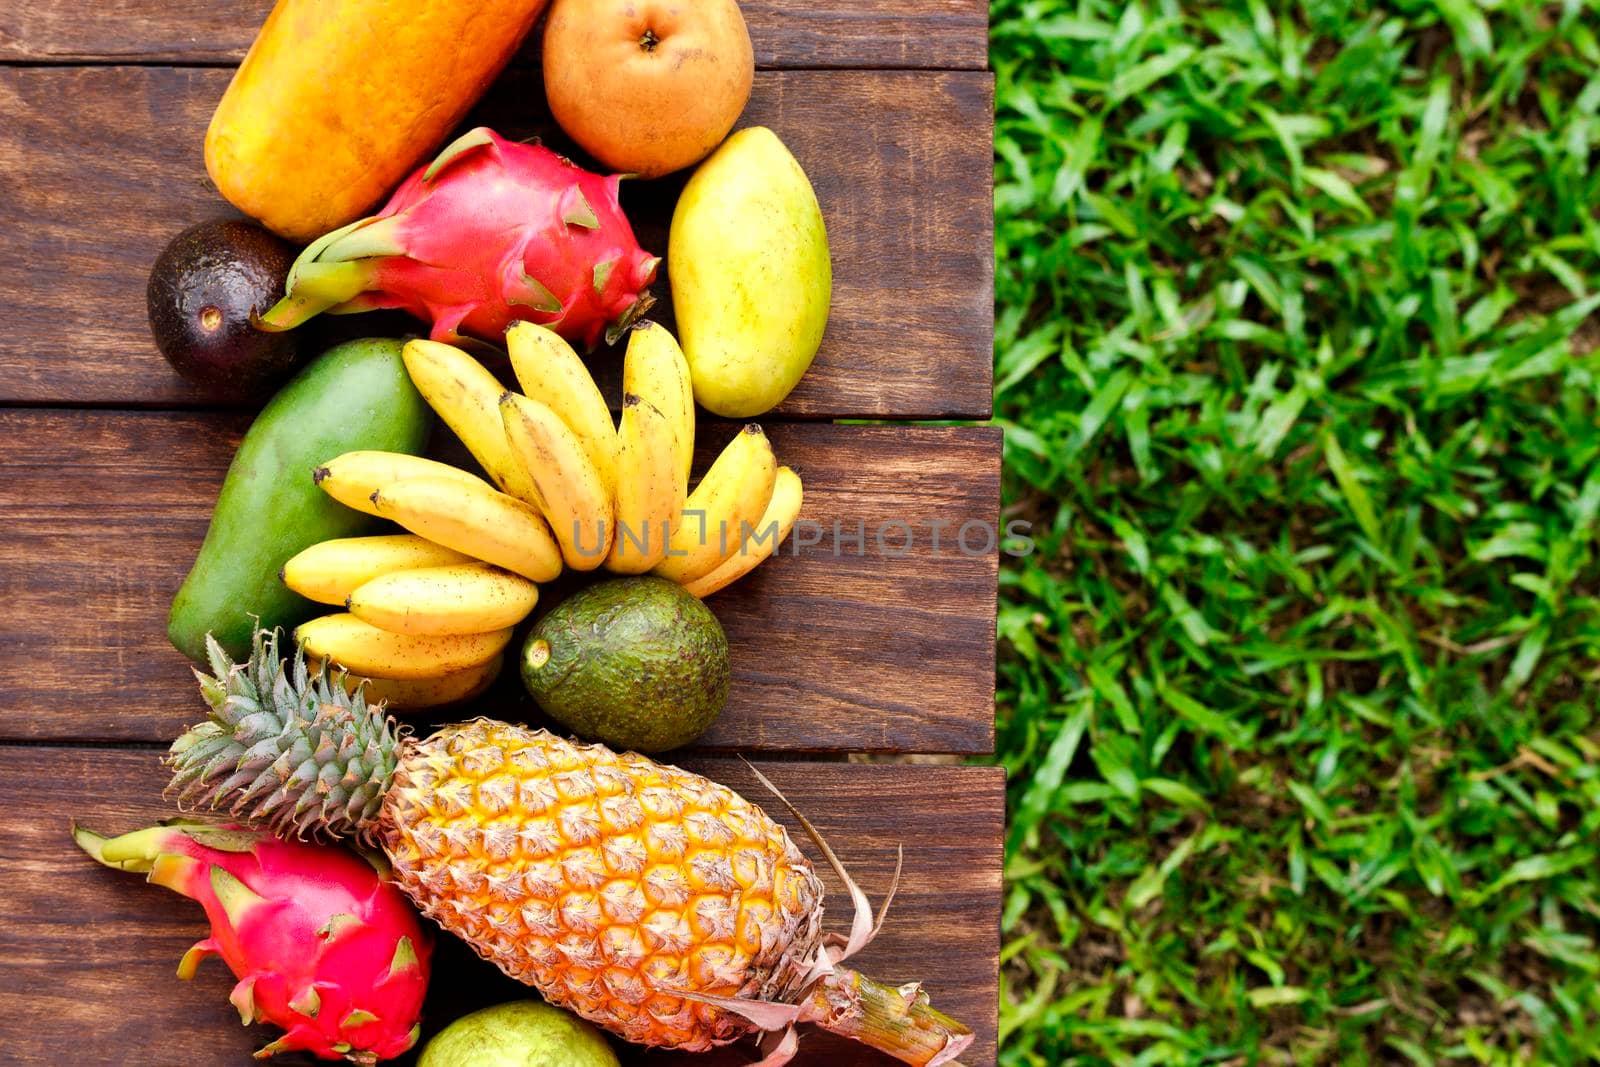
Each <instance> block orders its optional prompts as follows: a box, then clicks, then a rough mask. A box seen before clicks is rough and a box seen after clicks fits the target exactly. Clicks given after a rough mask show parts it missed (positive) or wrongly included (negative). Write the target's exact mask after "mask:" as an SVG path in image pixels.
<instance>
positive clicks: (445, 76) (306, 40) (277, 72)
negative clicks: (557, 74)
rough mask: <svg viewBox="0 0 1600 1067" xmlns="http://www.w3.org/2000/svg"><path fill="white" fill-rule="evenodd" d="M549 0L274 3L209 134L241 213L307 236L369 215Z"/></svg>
mask: <svg viewBox="0 0 1600 1067" xmlns="http://www.w3.org/2000/svg"><path fill="white" fill-rule="evenodd" d="M546 2H547V0H428V2H427V3H420V4H397V3H394V2H393V0H278V3H277V5H276V6H275V7H273V9H272V13H271V14H270V15H268V16H267V21H266V23H265V24H264V25H263V26H262V27H261V33H260V34H259V35H257V37H256V40H255V43H254V44H252V45H251V46H250V52H249V54H248V55H246V56H245V57H244V63H243V64H242V65H241V66H240V67H239V69H238V71H237V72H236V73H235V74H234V76H233V81H232V83H230V84H229V86H228V91H227V92H226V93H224V94H223V97H222V102H221V103H220V104H218V105H217V110H216V113H215V114H214V115H213V116H212V117H211V127H210V129H208V130H207V131H206V171H207V172H208V173H210V175H211V180H212V181H213V182H215V183H216V186H217V189H218V190H219V191H220V192H221V193H222V195H223V196H225V197H227V198H228V200H229V201H230V202H231V203H232V204H233V205H234V206H235V207H237V208H238V209H239V210H240V211H243V212H244V213H245V214H247V215H250V216H252V217H254V218H257V219H259V220H261V223H262V224H263V225H265V226H266V227H267V228H268V229H271V230H274V231H276V232H277V233H279V234H281V235H283V236H284V237H287V238H290V239H291V240H296V241H309V240H310V239H311V238H313V237H317V236H319V235H321V234H323V233H325V232H327V231H328V230H332V229H334V228H336V227H339V226H343V225H344V224H345V223H347V222H352V221H354V220H355V219H358V218H360V217H361V216H363V215H365V214H367V212H368V211H369V209H371V208H372V207H373V206H375V205H376V204H377V203H378V201H379V200H381V199H382V198H383V197H384V196H386V195H387V194H388V193H389V191H390V190H392V189H393V188H394V187H395V186H396V185H398V184H399V182H400V179H402V178H404V177H405V176H406V175H407V174H408V173H410V171H411V170H412V168H414V167H415V166H416V165H417V164H418V163H420V162H422V160H423V159H425V158H427V157H428V156H429V155H430V154H432V153H433V152H434V150H435V149H437V148H438V147H439V145H440V144H441V143H442V142H443V141H444V138H445V135H446V134H448V133H449V132H450V131H451V130H452V129H453V128H454V127H455V126H456V125H457V124H458V123H459V122H460V121H461V119H462V118H463V117H464V116H465V115H466V113H467V109H468V108H470V107H471V106H472V105H473V103H475V102H476V101H477V99H478V97H479V96H481V95H483V92H484V90H485V89H487V88H488V87H489V83H490V82H492V81H494V79H495V77H496V76H497V75H498V74H499V73H500V70H501V68H503V67H504V66H505V65H506V63H507V62H508V61H509V60H510V59H511V55H512V53H513V52H515V51H516V48H517V44H518V43H519V42H520V41H521V40H522V38H523V36H524V35H525V34H526V33H527V32H528V30H529V28H530V27H532V25H533V23H534V20H535V19H537V18H538V17H539V13H540V12H541V11H543V10H544V6H545V4H546Z"/></svg>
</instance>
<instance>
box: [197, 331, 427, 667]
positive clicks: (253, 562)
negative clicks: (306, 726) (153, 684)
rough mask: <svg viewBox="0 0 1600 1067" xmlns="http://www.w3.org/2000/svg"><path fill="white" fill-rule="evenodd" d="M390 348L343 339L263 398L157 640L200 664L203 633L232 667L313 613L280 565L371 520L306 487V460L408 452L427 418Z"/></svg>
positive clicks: (422, 434)
mask: <svg viewBox="0 0 1600 1067" xmlns="http://www.w3.org/2000/svg"><path fill="white" fill-rule="evenodd" d="M401 347H402V343H401V342H400V341H390V340H362V341H349V342H346V343H345V344H342V345H337V346H335V347H334V348H330V349H329V350H328V351H326V352H324V353H323V354H322V355H321V356H319V357H317V358H316V359H315V360H313V361H312V362H311V363H309V364H307V365H306V367H305V368H304V369H303V370H301V371H300V373H299V374H297V375H295V376H294V378H292V379H291V380H290V381H289V383H288V384H287V385H285V386H284V387H283V388H282V389H280V390H279V391H278V393H277V395H276V396H274V397H273V398H272V399H271V400H270V401H268V402H267V406H266V407H264V408H263V409H262V410H261V414H260V415H258V416H257V417H256V421H255V422H254V423H253V424H252V425H251V427H250V429H249V431H248V432H247V433H246V434H245V435H244V441H243V442H241V443H240V445H239V451H238V452H237V453H235V454H234V457H233V464H232V466H230V467H229V468H228V476H227V478H226V479H225V480H224V481H223V483H222V493H221V494H220V495H219V496H218V497H217V506H216V510H214V511H213V512H212V513H211V526H210V528H209V529H208V530H206V539H205V542H204V543H203V544H202V545H201V546H200V554H199V556H198V557H197V558H196V559H195V561H194V567H193V568H192V569H191V570H190V571H189V576H188V577H187V578H185V579H184V582H183V586H182V588H180V589H179V590H178V595H177V596H176V597H174V598H173V601H172V610H171V612H170V613H169V614H168V616H167V637H168V638H170V639H171V641H172V643H173V645H174V646H176V648H177V649H178V651H179V652H182V653H183V654H184V655H186V656H188V657H189V658H190V659H194V660H199V661H201V662H205V658H206V634H207V633H208V632H210V633H213V634H215V636H216V638H217V641H218V643H220V644H221V645H222V647H223V648H224V649H226V650H227V652H228V654H229V655H230V656H232V657H233V658H234V659H235V660H238V661H240V662H243V660H244V659H245V657H247V656H248V655H249V654H250V637H251V634H252V633H253V632H254V630H255V620H254V619H253V618H252V616H259V617H260V620H261V625H262V626H264V627H266V628H268V629H271V628H272V627H274V626H283V627H292V626H294V625H296V624H297V623H300V622H303V621H305V620H306V619H308V618H310V617H311V616H312V615H315V614H317V612H318V610H319V609H318V607H317V605H315V604H313V603H312V602H311V601H309V600H306V599H305V598H304V597H302V596H300V595H299V594H298V593H294V592H291V591H290V590H289V589H288V587H287V586H285V585H284V584H283V582H282V581H281V580H279V578H278V571H279V570H280V569H281V568H282V567H283V565H284V563H286V562H288V560H289V557H291V556H293V555H295V554H296V553H297V552H299V551H300V550H301V549H304V548H308V547H310V546H311V545H314V544H316V543H317V542H319V541H326V540H328V539H329V538H333V537H351V536H355V535H357V534H361V533H365V532H367V531H369V530H370V529H371V528H372V527H373V526H374V525H376V524H377V523H378V520H377V519H374V518H372V517H371V516H369V515H364V514H362V513H361V512H359V511H352V510H351V509H349V508H347V507H345V506H344V505H343V504H340V503H338V502H337V501H335V500H334V499H333V498H332V497H329V496H328V495H327V494H326V493H324V492H322V490H320V489H318V488H317V487H316V484H315V483H314V482H313V481H312V479H311V472H312V470H313V469H315V468H316V467H317V466H318V464H321V463H324V462H326V461H327V460H329V459H332V458H333V457H334V456H337V455H339V454H341V453H344V452H350V451H354V450H356V449H376V450H382V451H388V452H409V453H413V454H415V453H418V452H421V451H422V449H423V448H424V447H425V446H426V445H427V443H428V433H429V431H430V430H431V429H432V424H433V413H432V412H431V411H429V410H428V405H427V403H426V402H424V401H423V399H422V396H421V394H419V393H418V392H417V390H416V387H415V386H413V385H412V384H411V378H410V377H409V376H408V375H407V374H406V366H405V362H404V361H403V360H402V359H401V358H400V349H401Z"/></svg>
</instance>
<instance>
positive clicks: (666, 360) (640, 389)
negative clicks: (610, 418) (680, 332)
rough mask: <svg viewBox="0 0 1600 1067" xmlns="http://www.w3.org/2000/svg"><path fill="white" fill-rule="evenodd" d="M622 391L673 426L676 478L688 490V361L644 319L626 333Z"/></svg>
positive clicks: (690, 408) (691, 396)
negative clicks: (656, 410)
mask: <svg viewBox="0 0 1600 1067" xmlns="http://www.w3.org/2000/svg"><path fill="white" fill-rule="evenodd" d="M622 392H623V394H624V395H627V394H629V393H631V394H633V395H634V396H636V397H639V398H640V399H642V400H648V401H650V403H652V404H654V405H655V406H656V407H657V408H659V409H660V410H661V413H662V414H663V415H665V416H666V417H667V421H668V422H670V423H671V424H672V432H673V435H674V436H675V437H676V439H677V442H678V466H679V467H680V468H681V470H680V472H679V476H680V477H681V478H682V479H683V484H684V486H685V489H686V490H687V487H688V484H689V465H690V464H691V463H693V462H694V386H693V384H692V383H691V381H690V379H689V361H688V360H687V359H685V358H684V355H683V349H682V348H680V347H678V342H677V340H676V339H674V338H673V336H672V333H671V331H669V330H668V329H667V328H666V327H665V326H663V325H661V324H660V323H658V322H651V321H650V320H649V319H645V320H644V321H643V322H641V323H639V324H638V325H637V326H635V327H634V328H633V329H632V330H631V331H630V332H629V333H628V352H627V355H625V356H624V357H623V359H622Z"/></svg>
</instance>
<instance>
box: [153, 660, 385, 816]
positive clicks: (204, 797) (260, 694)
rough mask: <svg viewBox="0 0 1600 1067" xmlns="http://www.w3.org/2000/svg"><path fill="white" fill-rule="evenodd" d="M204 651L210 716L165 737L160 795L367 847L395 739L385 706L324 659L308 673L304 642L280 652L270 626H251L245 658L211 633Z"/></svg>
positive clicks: (199, 676) (200, 675) (203, 689)
mask: <svg viewBox="0 0 1600 1067" xmlns="http://www.w3.org/2000/svg"><path fill="white" fill-rule="evenodd" d="M206 656H207V659H208V660H209V665H210V668H211V673H210V674H206V673H205V672H203V671H200V670H198V669H197V670H196V671H195V672H194V673H195V679H196V680H197V681H198V682H199V684H200V693H201V695H202V696H203V697H204V698H205V701H206V704H208V705H209V706H210V708H211V713H210V715H209V717H208V718H207V720H206V721H205V722H203V723H200V724H199V725H197V726H194V727H192V728H190V729H189V730H188V731H187V732H186V733H184V735H183V736H182V737H179V738H178V739H177V740H176V741H174V742H173V744H172V748H171V749H170V750H169V752H168V754H167V761H166V762H167V765H168V766H169V767H170V768H171V769H172V781H171V783H170V784H169V785H168V787H167V792H168V794H170V795H176V797H177V800H178V803H179V804H180V805H181V806H182V807H184V808H186V809H189V810H197V809H204V810H209V811H226V813H227V814H228V816H229V817H230V818H234V819H239V820H241V821H243V822H246V823H249V824H252V825H256V826H262V827H265V828H267V829H270V830H271V831H272V832H273V833H275V834H277V835H278V836H280V837H295V838H305V837H307V836H308V835H309V836H312V837H318V838H354V839H356V840H358V841H362V842H366V843H371V842H372V841H373V839H374V833H375V829H376V826H377V820H378V811H379V808H380V807H381V806H382V804H383V796H384V794H385V793H386V792H387V791H388V789H389V786H390V784H391V783H392V782H393V779H394V770H395V764H396V762H397V755H396V750H397V748H398V746H399V744H400V742H401V740H402V739H403V731H402V730H400V729H399V728H397V727H396V725H395V724H394V723H393V721H392V720H390V719H389V717H388V716H387V715H385V714H384V711H383V705H382V704H378V705H369V704H368V703H367V701H366V697H365V695H364V694H363V691H362V690H361V689H360V688H357V689H356V691H355V693H354V694H353V695H352V694H350V693H348V692H347V691H346V689H345V686H344V683H343V678H342V677H334V676H332V675H331V674H330V672H329V668H328V666H327V664H323V665H322V666H320V667H319V668H318V670H317V671H316V673H315V674H313V673H312V672H311V671H310V670H309V668H308V667H307V666H306V658H305V650H304V649H302V648H299V647H296V649H295V651H294V654H293V655H292V656H291V657H290V658H288V659H287V660H286V659H284V658H283V657H281V656H280V655H279V634H278V631H277V630H271V631H268V630H262V629H257V630H256V632H255V636H254V637H253V639H252V641H251V648H250V658H249V660H248V661H247V662H245V663H234V662H233V660H232V659H230V658H229V656H228V654H227V652H225V651H224V650H223V648H222V646H221V645H219V644H218V643H217V642H216V640H215V639H214V638H212V637H211V636H210V635H207V637H206Z"/></svg>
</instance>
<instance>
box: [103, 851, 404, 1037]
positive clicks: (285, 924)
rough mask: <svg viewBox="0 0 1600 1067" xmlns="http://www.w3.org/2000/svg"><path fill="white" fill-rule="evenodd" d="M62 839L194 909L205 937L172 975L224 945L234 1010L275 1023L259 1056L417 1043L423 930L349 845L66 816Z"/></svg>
mask: <svg viewBox="0 0 1600 1067" xmlns="http://www.w3.org/2000/svg"><path fill="white" fill-rule="evenodd" d="M72 838H73V840H74V841H76V842H77V843H78V846H79V847H80V848H82V849H83V850H84V851H85V852H87V853H88V854H89V855H90V856H92V857H94V858H95V859H96V860H98V861H99V862H101V863H103V864H105V865H106V866H107V867H114V868H117V869H119V870H126V871H138V872H141V873H146V874H148V875H149V880H150V881H151V882H154V883H155V884H156V885H160V886H165V887H166V888H168V889H171V890H174V891H175V892H178V893H182V894H183V895H184V896H186V897H190V898H192V899H194V900H197V901H199V902H200V903H201V905H203V906H204V907H205V910H206V916H207V917H208V918H209V919H210V920H211V936H210V937H208V938H206V939H205V940H203V941H201V942H199V943H198V944H196V945H195V946H194V947H193V948H191V949H190V950H189V951H188V952H187V953H186V954H185V955H184V957H183V961H182V962H181V963H179V964H178V977H179V978H185V979H187V978H192V977H193V976H194V973H195V969H196V968H197V967H198V966H199V964H200V962H201V960H203V959H205V958H206V957H207V956H221V957H222V959H223V961H224V962H225V963H227V965H228V967H229V968H230V969H232V971H233V973H234V975H235V976H236V977H238V979H239V984H238V985H236V986H234V988H233V993H232V994H231V995H230V997H229V999H230V1000H231V1001H232V1002H233V1004H234V1006H235V1007H236V1008H238V1009H239V1016H240V1018H241V1019H242V1020H243V1021H244V1022H245V1023H246V1024H248V1023H251V1022H269V1023H272V1024H273V1025H275V1026H279V1027H281V1028H283V1029H284V1030H285V1031H286V1032H285V1033H284V1035H283V1036H282V1037H280V1038H278V1040H276V1041H274V1042H272V1043H271V1044H270V1045H268V1046H267V1047H266V1048H263V1049H262V1050H261V1051H260V1052H258V1053H256V1056H257V1058H262V1059H264V1058H266V1057H268V1056H271V1055H273V1054H274V1053H278V1052H289V1051H298V1050H304V1051H307V1052H311V1053H313V1054H315V1055H316V1056H317V1057H319V1058H321V1059H326V1060H338V1059H344V1060H349V1061H350V1062H352V1063H362V1064H375V1063H377V1062H378V1061H379V1060H384V1059H390V1058H392V1057H395V1056H398V1055H400V1054H401V1053H403V1052H405V1051H406V1050H407V1049H409V1048H411V1046H412V1045H414V1044H416V1040H417V1036H418V1033H419V1026H418V1018H419V1016H420V1015H421V1013H422V1000H423V996H424V995H425V994H426V992H427V989H428V960H429V957H430V955H431V954H432V951H433V942H432V940H431V939H430V938H429V936H428V934H427V932H426V931H425V930H424V928H423V926H422V923H421V921H420V920H419V919H418V917H417V913H416V911H415V909H413V908H412V906H411V903H410V901H408V900H407V899H406V897H405V895H404V894H403V893H401V891H400V890H399V888H398V887H396V886H395V885H394V883H392V882H388V881H385V880H384V879H382V878H381V877H379V875H378V872H377V871H376V870H374V869H373V868H372V867H371V866H370V865H369V864H368V863H367V862H366V861H365V860H363V859H361V858H360V857H359V856H356V855H355V854H354V853H352V852H349V851H348V850H346V849H343V848H339V847H336V846H332V845H310V844H304V843H301V842H296V841H282V840H279V839H278V838H276V837H273V836H272V835H271V834H268V833H263V832H259V831H254V830H240V829H237V828H234V827H222V826H213V825H207V824H203V823H190V822H174V823H172V824H170V825H166V826H152V827H150V828H149V829H145V830H135V831H134V832H132V833H129V834H124V835H123V836H121V837H116V838H106V837H102V836H101V835H99V834H96V833H94V832H93V831H90V830H86V829H84V828H82V827H80V826H77V825H74V826H73V828H72Z"/></svg>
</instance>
